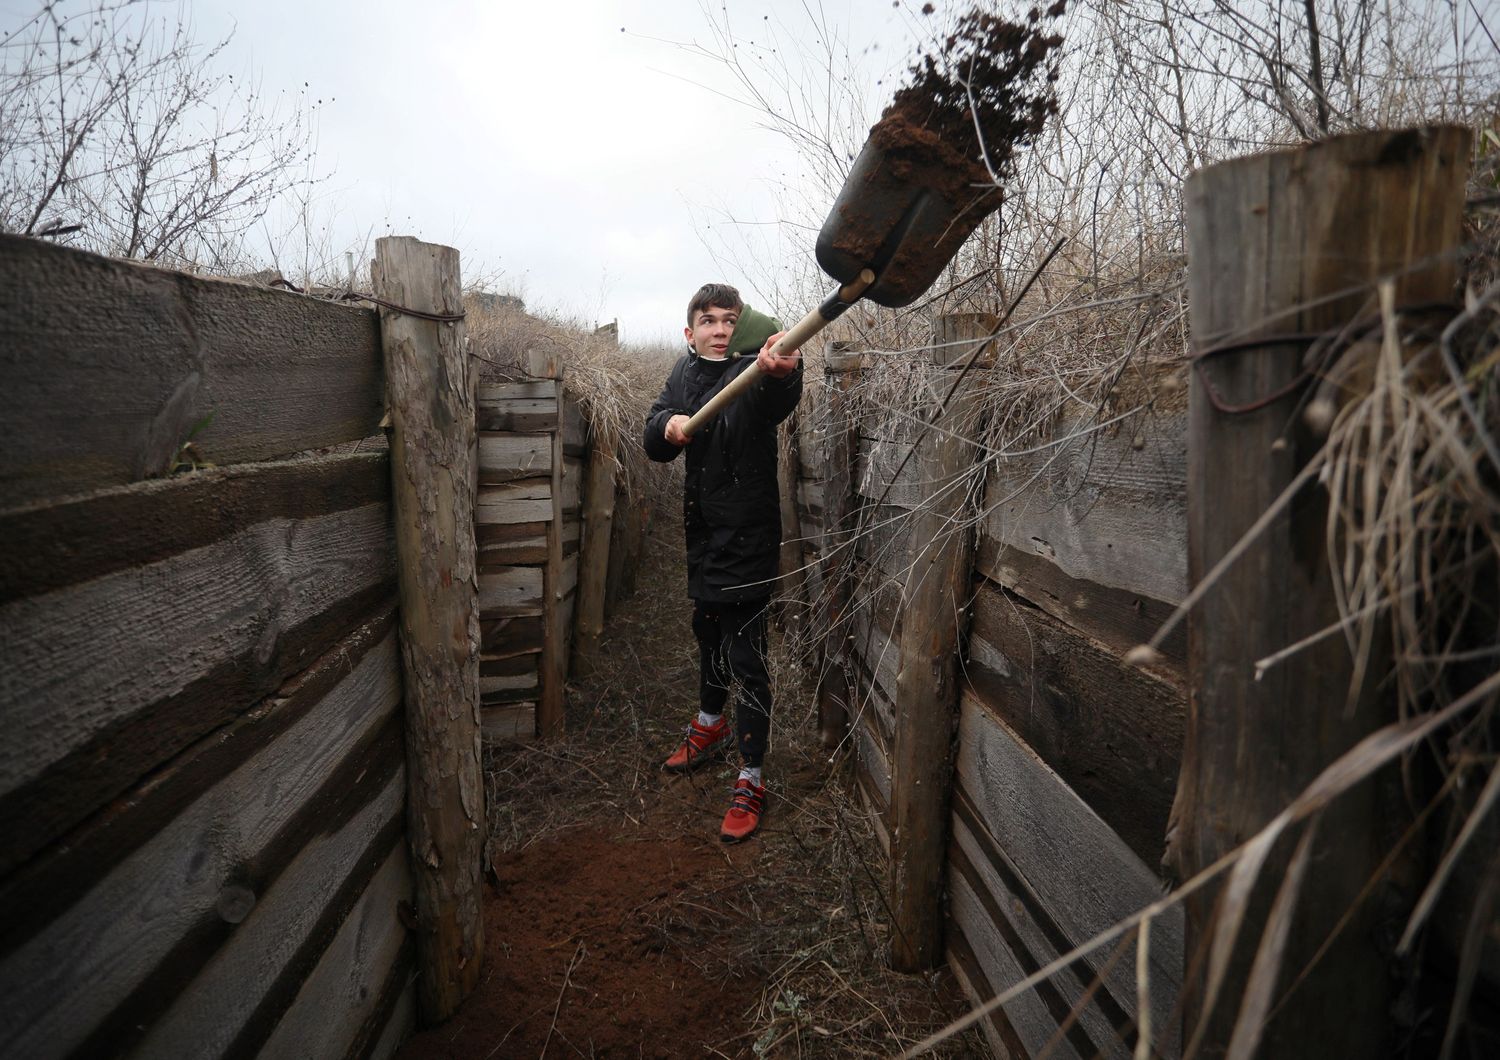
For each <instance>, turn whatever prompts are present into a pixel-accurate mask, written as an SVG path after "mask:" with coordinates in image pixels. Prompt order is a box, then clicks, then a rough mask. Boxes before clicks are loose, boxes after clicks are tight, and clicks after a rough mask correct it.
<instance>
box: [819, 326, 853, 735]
mask: <svg viewBox="0 0 1500 1060" xmlns="http://www.w3.org/2000/svg"><path fill="white" fill-rule="evenodd" d="M851 345H853V344H852V343H848V342H830V343H829V344H828V352H827V353H825V354H824V358H823V391H824V395H825V397H826V399H827V401H828V407H827V410H826V415H825V419H824V424H825V427H824V435H823V438H824V446H825V449H824V454H825V456H824V465H825V468H826V470H825V472H824V474H825V478H824V480H823V541H822V548H821V552H822V557H823V593H822V596H823V600H822V606H821V607H820V608H819V610H820V611H821V614H820V615H819V616H817V618H815V622H816V623H817V627H815V628H821V629H823V630H824V631H826V635H825V636H824V639H823V651H822V653H821V655H822V658H821V659H820V660H819V664H818V733H819V736H820V738H821V739H822V741H823V746H824V747H827V748H829V749H832V748H835V747H837V746H839V744H841V743H842V742H843V741H844V735H845V733H846V732H847V731H848V728H849V704H850V703H851V702H852V701H853V698H854V682H853V680H852V679H851V675H850V670H849V665H850V664H849V652H848V651H847V650H846V648H847V645H848V642H849V641H848V638H849V628H848V618H849V616H848V611H849V593H850V567H851V565H852V564H853V561H854V535H855V531H856V529H857V527H856V525H855V524H856V522H857V509H856V505H855V493H854V461H855V457H856V456H857V455H858V453H859V422H858V420H857V419H856V418H855V416H854V410H853V408H852V405H853V398H852V394H851V392H852V391H853V389H854V387H855V385H856V384H857V383H858V382H859V368H860V360H861V358H860V355H859V354H858V353H851V352H849V348H850V346H851Z"/></svg>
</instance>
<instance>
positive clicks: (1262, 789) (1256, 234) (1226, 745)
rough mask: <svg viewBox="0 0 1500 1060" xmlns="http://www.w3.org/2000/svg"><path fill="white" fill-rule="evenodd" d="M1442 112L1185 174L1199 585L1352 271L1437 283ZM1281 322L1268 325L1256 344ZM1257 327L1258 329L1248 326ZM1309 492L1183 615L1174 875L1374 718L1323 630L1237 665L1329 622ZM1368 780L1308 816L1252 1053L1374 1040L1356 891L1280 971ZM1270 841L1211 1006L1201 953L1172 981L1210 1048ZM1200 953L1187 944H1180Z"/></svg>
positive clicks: (1381, 1043)
mask: <svg viewBox="0 0 1500 1060" xmlns="http://www.w3.org/2000/svg"><path fill="white" fill-rule="evenodd" d="M1468 143H1469V138H1468V134H1467V132H1466V131H1465V130H1463V129H1459V128H1453V127H1445V128H1433V129H1423V130H1407V131H1397V132H1391V131H1384V132H1376V133H1362V134H1358V135H1353V136H1346V137H1341V138H1338V139H1334V140H1330V141H1327V142H1325V143H1320V144H1315V145H1312V146H1308V147H1302V148H1298V149H1295V150H1290V151H1280V152H1276V153H1271V154H1263V155H1257V156H1254V157H1250V158H1242V159H1236V160H1234V161H1230V162H1225V163H1222V164H1219V165H1216V166H1212V167H1209V168H1208V169H1205V170H1202V171H1200V172H1198V173H1195V174H1194V175H1193V176H1192V177H1191V178H1190V179H1189V180H1188V183H1187V186H1186V200H1187V231H1188V252H1189V253H1188V258H1189V270H1188V276H1189V302H1190V305H1191V326H1192V335H1193V345H1194V347H1195V349H1197V350H1198V351H1202V350H1205V349H1209V348H1211V347H1214V346H1216V345H1222V344H1225V343H1234V344H1236V345H1234V346H1233V347H1232V348H1231V349H1230V350H1229V351H1227V352H1226V353H1224V354H1223V355H1216V356H1213V357H1210V358H1205V359H1200V360H1198V361H1197V362H1196V365H1195V369H1196V370H1195V371H1194V372H1193V381H1192V388H1191V392H1190V405H1189V435H1188V522H1189V529H1188V568H1189V577H1190V579H1191V581H1192V583H1193V584H1195V585H1196V584H1198V583H1199V582H1200V581H1201V580H1202V579H1203V577H1204V575H1205V573H1206V572H1207V571H1209V570H1210V569H1211V568H1212V567H1213V566H1214V564H1215V563H1216V562H1217V561H1218V560H1219V559H1220V558H1221V557H1223V556H1224V555H1225V554H1226V552H1228V550H1229V549H1230V548H1231V547H1233V546H1234V545H1235V544H1236V543H1237V542H1238V541H1239V540H1240V538H1241V537H1242V536H1243V535H1244V534H1245V532H1246V531H1247V530H1248V529H1249V528H1250V526H1251V524H1252V523H1254V522H1255V521H1256V519H1257V518H1258V517H1260V516H1261V514H1262V513H1263V512H1265V511H1266V510H1267V508H1268V507H1269V506H1270V505H1271V504H1272V502H1273V501H1274V500H1275V499H1276V498H1277V497H1278V496H1279V495H1280V494H1281V493H1282V492H1283V490H1284V489H1285V488H1286V487H1287V486H1288V484H1289V483H1290V482H1291V481H1292V479H1293V478H1294V477H1295V476H1296V475H1297V473H1298V472H1299V470H1301V469H1302V468H1303V467H1304V466H1305V464H1306V463H1307V461H1308V460H1309V458H1310V457H1311V456H1312V455H1313V454H1314V453H1316V451H1317V450H1318V448H1319V446H1320V444H1321V439H1320V438H1318V437H1316V436H1315V435H1313V433H1312V432H1311V431H1310V430H1309V429H1308V428H1307V426H1306V425H1305V423H1304V421H1303V420H1302V418H1301V417H1300V416H1297V415H1296V412H1297V409H1298V400H1299V398H1300V396H1301V394H1302V390H1301V389H1300V388H1299V389H1297V390H1295V391H1294V392H1293V393H1289V394H1287V395H1286V396H1284V397H1282V398H1280V399H1279V400H1275V401H1272V402H1271V403H1270V404H1268V405H1266V406H1265V407H1263V408H1258V409H1246V410H1245V411H1230V410H1228V408H1227V407H1228V406H1253V405H1255V404H1257V403H1259V402H1261V401H1262V400H1263V399H1265V398H1267V397H1269V396H1271V395H1274V394H1276V393H1277V392H1278V391H1280V390H1282V389H1283V388H1286V387H1288V386H1295V384H1296V383H1297V381H1298V379H1299V378H1301V377H1302V373H1303V370H1304V358H1305V356H1306V355H1307V352H1308V349H1309V343H1308V342H1307V341H1306V339H1305V338H1293V339H1292V340H1291V341H1288V337H1293V336H1304V337H1305V336H1312V335H1318V334H1323V333H1327V332H1329V331H1330V330H1337V329H1340V328H1342V327H1344V326H1345V325H1347V324H1348V323H1349V322H1350V321H1351V320H1353V319H1354V318H1355V317H1356V316H1357V315H1358V314H1359V313H1360V312H1361V311H1362V310H1368V308H1369V307H1370V306H1371V305H1373V304H1374V301H1375V298H1374V295H1375V290H1374V285H1373V281H1375V280H1376V279H1377V278H1380V277H1392V278H1394V282H1395V287H1396V302H1397V305H1398V306H1401V305H1415V304H1418V303H1422V302H1433V301H1439V302H1442V301H1447V300H1449V299H1451V298H1452V297H1453V293H1454V281H1455V278H1456V269H1457V259H1456V255H1455V254H1454V253H1453V251H1454V250H1455V248H1456V247H1457V246H1458V243H1459V235H1460V221H1461V215H1462V207H1463V201H1464V182H1465V176H1466V169H1467V159H1468V152H1469V146H1468ZM1278 338H1280V339H1281V341H1279V342H1278V341H1277V339H1278ZM1261 339H1263V340H1264V341H1263V342H1257V341H1256V340H1261ZM1326 517H1327V496H1326V494H1325V493H1324V491H1323V488H1322V487H1321V486H1320V485H1317V484H1316V483H1314V484H1313V485H1311V486H1308V487H1305V488H1304V489H1303V492H1302V494H1301V495H1300V496H1299V497H1298V499H1297V501H1296V502H1295V503H1294V504H1292V505H1291V506H1290V507H1289V508H1288V509H1287V510H1286V511H1285V512H1284V513H1283V514H1282V515H1281V516H1280V517H1279V518H1277V519H1276V520H1275V521H1274V522H1273V523H1272V524H1271V525H1270V527H1269V529H1268V530H1267V531H1266V532H1264V533H1263V534H1261V535H1260V537H1259V538H1258V539H1257V540H1256V541H1255V542H1254V544H1252V545H1251V546H1250V548H1249V550H1248V551H1247V552H1245V553H1244V555H1243V556H1242V558H1240V559H1239V560H1238V561H1237V562H1236V563H1235V564H1234V565H1233V566H1232V567H1230V568H1229V570H1228V573H1227V574H1226V575H1225V576H1224V577H1223V578H1222V579H1220V580H1219V581H1218V582H1217V583H1216V584H1215V585H1214V586H1213V588H1211V589H1210V590H1208V592H1207V594H1206V595H1205V596H1204V597H1203V599H1202V601H1201V603H1199V604H1198V606H1197V607H1196V608H1195V609H1194V610H1193V612H1192V613H1191V615H1190V617H1189V620H1188V656H1189V700H1188V723H1187V735H1186V741H1185V746H1184V754H1183V764H1182V773H1181V779H1180V782H1179V793H1178V807H1177V811H1178V831H1179V834H1178V836H1177V839H1176V843H1177V844H1178V845H1177V851H1176V853H1177V861H1178V865H1177V868H1178V870H1179V872H1180V873H1181V875H1182V876H1183V877H1184V878H1186V877H1187V876H1190V875H1192V874H1193V873H1195V872H1197V871H1199V870H1200V869H1202V868H1203V867H1205V866H1207V865H1209V864H1211V863H1212V862H1214V861H1215V860H1217V859H1218V858H1219V857H1220V856H1221V855H1223V854H1224V853H1226V852H1227V851H1229V850H1231V849H1232V848H1234V847H1235V846H1237V845H1239V844H1240V843H1242V842H1244V841H1245V840H1246V839H1248V838H1249V837H1250V836H1251V835H1253V834H1254V833H1255V832H1256V831H1258V830H1259V829H1260V828H1261V827H1262V826H1264V825H1265V824H1266V823H1267V822H1268V821H1269V820H1270V819H1271V818H1272V817H1273V816H1274V815H1275V814H1277V813H1278V812H1279V811H1280V810H1282V809H1283V808H1284V807H1285V806H1286V805H1287V804H1288V803H1289V802H1290V801H1291V800H1292V799H1293V798H1294V797H1295V796H1296V795H1297V794H1298V793H1299V792H1300V791H1301V790H1302V789H1303V788H1304V787H1305V786H1306V785H1307V784H1308V783H1309V782H1310V781H1311V780H1312V779H1313V777H1314V776H1315V775H1316V774H1317V773H1318V772H1319V771H1320V770H1321V769H1322V768H1323V767H1324V766H1326V765H1327V764H1328V763H1329V762H1331V761H1332V760H1333V759H1334V758H1335V757H1336V756H1337V755H1339V754H1340V753H1341V752H1343V751H1345V750H1347V749H1348V748H1349V747H1351V746H1352V745H1353V744H1354V743H1355V742H1357V741H1358V740H1359V739H1360V738H1361V737H1363V736H1365V735H1366V734H1368V733H1369V732H1371V731H1372V730H1374V729H1376V728H1378V727H1379V726H1381V725H1382V724H1384V723H1386V722H1387V721H1390V720H1394V718H1393V713H1392V711H1391V710H1390V704H1389V701H1388V700H1387V699H1386V698H1385V697H1384V696H1383V695H1382V694H1381V693H1380V691H1379V690H1378V689H1377V688H1374V687H1373V686H1375V685H1376V684H1377V683H1378V682H1379V680H1380V677H1381V675H1382V674H1383V672H1384V670H1383V667H1382V666H1381V665H1380V661H1379V660H1378V659H1377V660H1374V661H1373V665H1372V667H1371V670H1370V673H1371V675H1372V677H1371V679H1370V680H1368V681H1367V682H1366V688H1365V689H1364V690H1363V692H1362V694H1360V695H1359V696H1358V698H1357V699H1355V700H1354V701H1353V704H1352V710H1351V709H1349V693H1350V682H1351V679H1352V667H1351V660H1350V653H1349V650H1348V647H1347V643H1346V641H1345V639H1344V637H1342V636H1333V637H1327V638H1325V639H1323V640H1321V641H1319V642H1318V643H1316V644H1313V645H1312V646H1310V647H1308V648H1307V649H1306V650H1303V651H1301V652H1299V653H1297V654H1296V655H1295V656H1292V657H1291V658H1289V659H1287V660H1286V661H1284V662H1282V663H1280V664H1279V665H1277V666H1275V667H1272V668H1271V669H1269V670H1267V671H1266V672H1265V673H1264V675H1257V673H1256V670H1255V662H1256V660H1258V659H1261V658H1264V657H1265V656H1267V655H1269V654H1271V653H1272V652H1275V651H1277V650H1278V649H1281V648H1285V647H1287V646H1289V645H1291V644H1293V643H1296V642H1297V641H1299V640H1300V639H1301V638H1303V637H1305V636H1307V635H1309V634H1312V633H1314V632H1315V631H1317V630H1319V629H1321V628H1324V627H1326V626H1328V625H1329V624H1331V623H1333V622H1335V621H1337V617H1338V614H1337V609H1336V606H1335V601H1334V597H1333V593H1332V590H1331V588H1330V579H1329V572H1328V563H1329V557H1328V551H1327V543H1326V539H1325V523H1326ZM1382 816H1383V814H1382V809H1381V804H1380V799H1379V785H1377V784H1375V783H1367V784H1364V785H1361V786H1360V787H1359V788H1357V789H1356V790H1354V791H1352V792H1350V793H1349V794H1348V795H1346V796H1345V797H1343V798H1341V799H1340V800H1339V801H1338V802H1337V803H1335V804H1334V805H1333V807H1331V808H1330V810H1329V811H1328V812H1327V813H1326V814H1325V815H1324V818H1323V820H1322V823H1321V824H1320V825H1319V827H1318V830H1317V835H1316V837H1315V840H1316V845H1315V847H1314V848H1313V852H1312V855H1311V858H1312V862H1311V863H1312V865H1313V866H1314V868H1313V869H1312V871H1310V872H1308V873H1307V874H1306V876H1305V878H1304V882H1303V884H1302V886H1301V889H1300V893H1299V896H1298V898H1297V903H1298V904H1297V907H1296V914H1295V919H1294V920H1293V922H1292V926H1291V930H1290V932H1289V935H1288V937H1287V945H1286V949H1285V952H1284V954H1283V957H1282V964H1281V978H1280V984H1279V985H1278V986H1277V987H1276V993H1275V996H1276V998H1277V999H1278V1000H1277V1009H1276V1013H1275V1015H1274V1016H1273V1017H1272V1019H1271V1021H1270V1023H1269V1025H1268V1026H1267V1028H1266V1030H1265V1036H1264V1038H1263V1039H1262V1046H1261V1049H1260V1055H1264V1056H1275V1057H1315V1056H1316V1057H1322V1056H1374V1055H1378V1054H1380V1053H1381V1052H1383V1051H1384V1050H1385V1048H1386V1047H1387V1046H1388V1045H1389V1043H1390V1042H1391V1041H1392V1040H1393V1039H1392V1037H1391V1035H1392V1025H1391V998H1390V996H1389V995H1390V991H1391V983H1392V977H1391V974H1390V965H1389V964H1388V958H1389V954H1388V953H1386V952H1384V951H1382V949H1381V947H1380V945H1379V943H1378V923H1377V921H1378V919H1379V916H1380V913H1381V907H1382V906H1383V905H1384V906H1386V907H1387V909H1389V908H1390V907H1391V906H1392V904H1393V903H1396V904H1399V895H1396V894H1394V893H1393V892H1391V891H1390V890H1387V892H1386V894H1385V895H1384V896H1382V895H1379V894H1378V893H1377V895H1375V896H1372V897H1370V898H1367V899H1366V900H1365V901H1364V902H1363V903H1362V904H1361V905H1359V907H1358V908H1357V909H1354V912H1353V915H1352V919H1351V920H1350V921H1349V922H1348V923H1347V924H1346V925H1345V926H1344V927H1343V930H1342V931H1341V932H1340V933H1339V935H1338V937H1337V938H1336V939H1335V941H1334V943H1333V945H1332V947H1331V949H1329V950H1328V952H1327V953H1325V954H1323V955H1322V957H1321V959H1320V960H1319V961H1318V963H1317V965H1316V966H1314V967H1313V969H1312V972H1311V974H1309V975H1308V977H1307V978H1306V979H1305V980H1304V981H1303V982H1301V983H1300V984H1299V985H1298V986H1297V987H1296V989H1295V991H1294V992H1293V993H1292V994H1291V995H1290V996H1289V997H1284V996H1283V995H1284V994H1285V991H1286V990H1287V988H1288V987H1289V986H1290V984H1291V983H1292V981H1293V979H1294V978H1295V977H1296V976H1297V975H1298V974H1299V973H1300V972H1302V971H1303V969H1304V968H1305V967H1306V966H1307V965H1308V963H1309V961H1310V960H1312V959H1313V955H1314V952H1315V951H1316V950H1317V949H1318V947H1319V946H1321V945H1322V944H1323V942H1324V940H1325V939H1326V938H1327V937H1328V935H1329V933H1330V932H1331V931H1332V929H1333V927H1334V925H1335V924H1337V923H1338V922H1339V921H1340V918H1341V917H1343V916H1345V914H1346V913H1349V911H1350V910H1351V908H1354V906H1355V902H1356V895H1357V894H1358V893H1359V891H1360V889H1361V888H1362V887H1363V886H1364V885H1365V884H1366V882H1367V881H1368V880H1370V879H1371V878H1372V877H1373V876H1374V875H1375V873H1376V871H1377V864H1378V862H1379V861H1380V858H1381V855H1382V854H1383V853H1384V851H1383V850H1382V849H1381V845H1380V843H1379V842H1378V840H1379V839H1380V837H1381V836H1383V835H1384V834H1385V828H1384V822H1383V820H1382ZM1289 853H1290V851H1289V849H1286V848H1283V849H1278V850H1277V851H1275V852H1273V854H1272V856H1271V858H1270V860H1269V861H1268V862H1267V865H1266V868H1265V870H1264V871H1263V873H1262V877H1261V879H1262V885H1261V886H1260V887H1258V888H1257V890H1256V891H1255V892H1254V893H1253V894H1252V895H1251V898H1250V901H1249V904H1248V912H1247V917H1246V920H1245V923H1244V925H1243V927H1242V928H1241V931H1240V936H1239V938H1240V941H1239V944H1238V945H1237V946H1236V947H1235V948H1234V949H1233V951H1232V954H1233V956H1232V959H1231V961H1230V964H1229V971H1228V975H1227V978H1226V979H1225V981H1224V984H1223V987H1222V990H1221V993H1220V994H1219V995H1218V997H1219V1000H1218V1003H1217V1004H1216V1005H1215V1007H1214V1008H1213V1010H1212V1011H1204V1002H1205V998H1204V996H1203V990H1204V976H1205V974H1206V972H1205V971H1204V969H1206V968H1207V966H1208V965H1207V962H1199V963H1197V964H1193V965H1192V966H1194V967H1197V968H1198V969H1199V971H1198V972H1197V973H1196V974H1195V975H1193V976H1190V977H1189V979H1188V980H1187V981H1186V982H1185V983H1184V989H1183V993H1184V1002H1185V1007H1184V1012H1185V1021H1186V1022H1185V1032H1186V1037H1187V1039H1188V1040H1191V1038H1192V1036H1193V1034H1194V1033H1195V1032H1199V1031H1201V1033H1202V1034H1203V1035H1204V1037H1203V1048H1202V1054H1203V1055H1208V1056H1217V1055H1222V1053H1223V1052H1224V1051H1225V1050H1226V1049H1227V1047H1228V1045H1229V1042H1230V1037H1231V1032H1232V1029H1233V1026H1234V1022H1235V1018H1236V1015H1237V1013H1238V1009H1239V1004H1240V999H1241V998H1242V997H1243V995H1244V992H1245V987H1246V982H1247V978H1248V973H1249V969H1250V965H1251V962H1252V960H1253V958H1254V954H1255V948H1256V945H1257V943H1258V942H1259V939H1260V936H1261V934H1262V931H1263V928H1264V925H1265V921H1266V917H1267V914H1268V912H1269V909H1270V905H1271V902H1272V899H1273V896H1274V894H1275V891H1276V887H1277V885H1278V884H1279V882H1280V879H1281V877H1282V876H1283V875H1284V870H1285V867H1286V864H1287V860H1288V857H1289ZM1221 899H1222V895H1221V894H1218V893H1208V894H1204V893H1203V892H1200V895H1199V896H1195V897H1194V898H1193V899H1190V900H1189V901H1188V903H1187V918H1188V936H1187V941H1188V953H1189V955H1190V964H1191V962H1192V961H1193V960H1196V958H1192V957H1191V955H1192V954H1194V953H1198V952H1199V950H1200V948H1201V947H1204V946H1206V945H1207V944H1208V943H1209V940H1210V939H1211V936H1212V933H1213V927H1214V916H1215V902H1216V901H1217V900H1221ZM1200 955H1201V954H1200Z"/></svg>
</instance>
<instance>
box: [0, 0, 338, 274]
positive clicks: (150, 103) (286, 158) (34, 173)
mask: <svg viewBox="0 0 1500 1060" xmlns="http://www.w3.org/2000/svg"><path fill="white" fill-rule="evenodd" d="M228 43H229V39H228V38H227V37H226V38H225V39H223V40H219V41H217V42H215V43H213V44H211V45H207V46H203V45H199V44H197V43H195V42H194V40H193V37H192V30H191V26H190V25H189V24H188V22H187V21H186V19H185V16H184V14H183V12H182V9H181V8H171V9H168V8H165V7H164V6H162V5H156V4H152V3H141V2H135V0H89V2H86V3H80V4H78V5H76V6H74V5H69V4H66V3H65V2H63V0H54V2H50V3H45V4H43V5H42V6H41V7H40V8H39V10H37V11H36V13H35V14H33V15H32V16H31V17H30V18H28V19H26V20H25V21H24V22H22V23H21V24H20V25H19V26H17V27H16V28H14V29H12V30H10V31H9V32H6V33H5V34H4V36H3V37H0V158H3V159H4V162H3V164H0V230H5V231H11V232H20V233H24V234H29V235H53V236H55V237H58V238H62V239H65V240H66V241H67V242H69V243H71V244H73V245H76V246H80V247H84V248H86V249H90V250H97V251H100V252H103V253H108V254H114V255H117V256H121V257H133V258H142V259H145V260H148V261H158V262H162V263H164V264H171V265H178V266H194V267H201V268H205V269H209V270H212V271H228V270H231V269H234V268H237V267H240V266H242V265H243V264H244V262H245V260H246V259H247V257H248V255H247V253H246V250H245V238H246V235H247V233H248V232H249V231H250V230H251V228H252V227H253V226H254V225H255V224H256V222H257V221H259V220H260V218H261V217H263V216H264V215H265V213H266V211H267V209H268V208H269V207H270V206H271V204H272V203H273V202H275V201H276V200H277V199H278V198H279V197H281V196H283V195H285V194H286V193H288V192H290V191H294V190H298V189H301V190H304V191H305V190H306V188H308V187H309V186H310V185H312V184H315V183H316V182H317V181H318V179H319V178H318V177H317V176H315V175H314V173H313V171H312V168H311V167H310V165H309V161H310V153H311V146H310V145H311V143H312V135H311V121H312V118H313V116H314V115H315V113H316V107H317V105H318V104H317V103H314V102H313V101H311V100H309V99H308V98H307V95H306V92H305V91H303V92H299V93H297V94H296V95H295V96H294V97H293V98H291V99H286V98H285V97H281V98H278V99H275V100H268V99H266V98H265V97H264V95H263V94H262V93H261V91H260V89H259V88H258V87H257V86H256V85H254V84H248V85H246V84H239V83H237V82H236V81H235V78H234V75H232V74H227V73H221V72H217V71H216V65H217V63H218V62H219V61H221V59H222V55H223V52H224V49H225V47H226V45H227V44H228ZM304 90H305V86H304ZM319 102H321V101H319Z"/></svg>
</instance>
